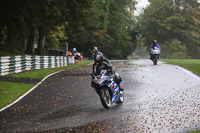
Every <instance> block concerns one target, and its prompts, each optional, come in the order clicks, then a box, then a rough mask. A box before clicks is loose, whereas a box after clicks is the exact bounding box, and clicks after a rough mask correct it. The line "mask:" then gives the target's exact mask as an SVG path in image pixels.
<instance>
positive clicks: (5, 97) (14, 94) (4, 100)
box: [0, 81, 34, 109]
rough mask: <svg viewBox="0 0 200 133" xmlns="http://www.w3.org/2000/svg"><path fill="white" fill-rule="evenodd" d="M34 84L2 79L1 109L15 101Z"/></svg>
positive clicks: (0, 84) (0, 82) (0, 92)
mask: <svg viewBox="0 0 200 133" xmlns="http://www.w3.org/2000/svg"><path fill="white" fill-rule="evenodd" d="M33 86H34V85H30V84H20V83H13V82H5V81H0V109H1V108H3V107H5V106H6V105H8V104H10V103H12V102H13V101H15V100H16V99H17V98H18V97H20V96H21V95H23V94H24V93H26V92H27V91H28V90H29V89H30V88H32V87H33Z"/></svg>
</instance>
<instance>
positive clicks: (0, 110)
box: [0, 70, 64, 112]
mask: <svg viewBox="0 0 200 133" xmlns="http://www.w3.org/2000/svg"><path fill="white" fill-rule="evenodd" d="M62 71H64V70H60V71H57V72H54V73H52V74H49V75H47V76H46V77H45V78H43V79H42V80H41V81H40V82H38V83H37V84H36V85H35V86H34V87H33V88H31V89H30V90H29V91H27V92H26V93H25V94H24V95H22V96H20V97H19V98H18V99H17V100H15V101H14V102H12V103H11V104H9V105H7V106H6V107H4V108H2V109H0V112H2V111H4V110H5V109H7V108H9V107H10V106H12V105H14V104H15V103H17V102H19V101H20V100H21V99H22V98H24V97H25V96H26V95H28V94H29V93H30V92H32V91H33V90H34V89H35V88H37V87H38V86H39V85H40V84H42V83H43V82H44V81H45V80H46V79H47V78H48V77H50V76H52V75H54V74H57V73H59V72H62Z"/></svg>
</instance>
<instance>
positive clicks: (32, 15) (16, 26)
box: [0, 0, 137, 58]
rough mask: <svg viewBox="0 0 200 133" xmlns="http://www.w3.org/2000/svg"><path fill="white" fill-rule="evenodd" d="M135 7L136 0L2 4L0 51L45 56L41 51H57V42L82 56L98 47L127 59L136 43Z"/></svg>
mask: <svg viewBox="0 0 200 133" xmlns="http://www.w3.org/2000/svg"><path fill="white" fill-rule="evenodd" d="M135 4H136V2H135V0H123V1H121V0H84V1H80V0H73V1H69V0H50V1H49V0H42V1H41V0H19V1H1V2H0V5H2V7H3V8H1V9H0V11H1V12H0V17H1V21H0V30H1V32H0V35H1V36H0V46H1V50H0V52H1V53H3V52H5V50H7V51H6V52H7V53H9V54H10V53H21V51H22V53H26V54H35V52H36V53H37V54H44V48H58V44H59V42H60V41H67V42H68V43H69V48H70V49H72V48H73V47H76V48H77V49H78V51H80V52H84V56H89V57H91V55H92V50H93V48H94V46H97V47H98V48H99V49H100V50H101V51H102V52H103V53H104V55H106V56H109V58H126V56H128V55H130V54H131V53H132V52H133V51H134V49H135V47H136V44H137V42H136V34H137V32H136V31H137V24H136V20H135V17H134V15H133V10H134V8H135ZM35 43H36V44H38V49H37V51H35V49H34V48H33V46H34V45H33V44H35ZM11 50H12V51H11ZM2 51H3V52H2ZM111 51H112V52H111ZM116 53H117V54H116Z"/></svg>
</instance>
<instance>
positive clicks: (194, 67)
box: [162, 59, 200, 76]
mask: <svg viewBox="0 0 200 133" xmlns="http://www.w3.org/2000/svg"><path fill="white" fill-rule="evenodd" d="M162 61H164V62H166V63H167V64H173V65H178V66H181V67H184V68H186V69H188V70H190V71H192V72H193V73H195V74H197V75H198V76H200V69H199V68H200V59H162Z"/></svg>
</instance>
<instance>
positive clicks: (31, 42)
mask: <svg viewBox="0 0 200 133" xmlns="http://www.w3.org/2000/svg"><path fill="white" fill-rule="evenodd" d="M34 42H35V29H33V28H31V29H30V34H29V37H28V42H27V45H26V53H27V54H35V49H34Z"/></svg>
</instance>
